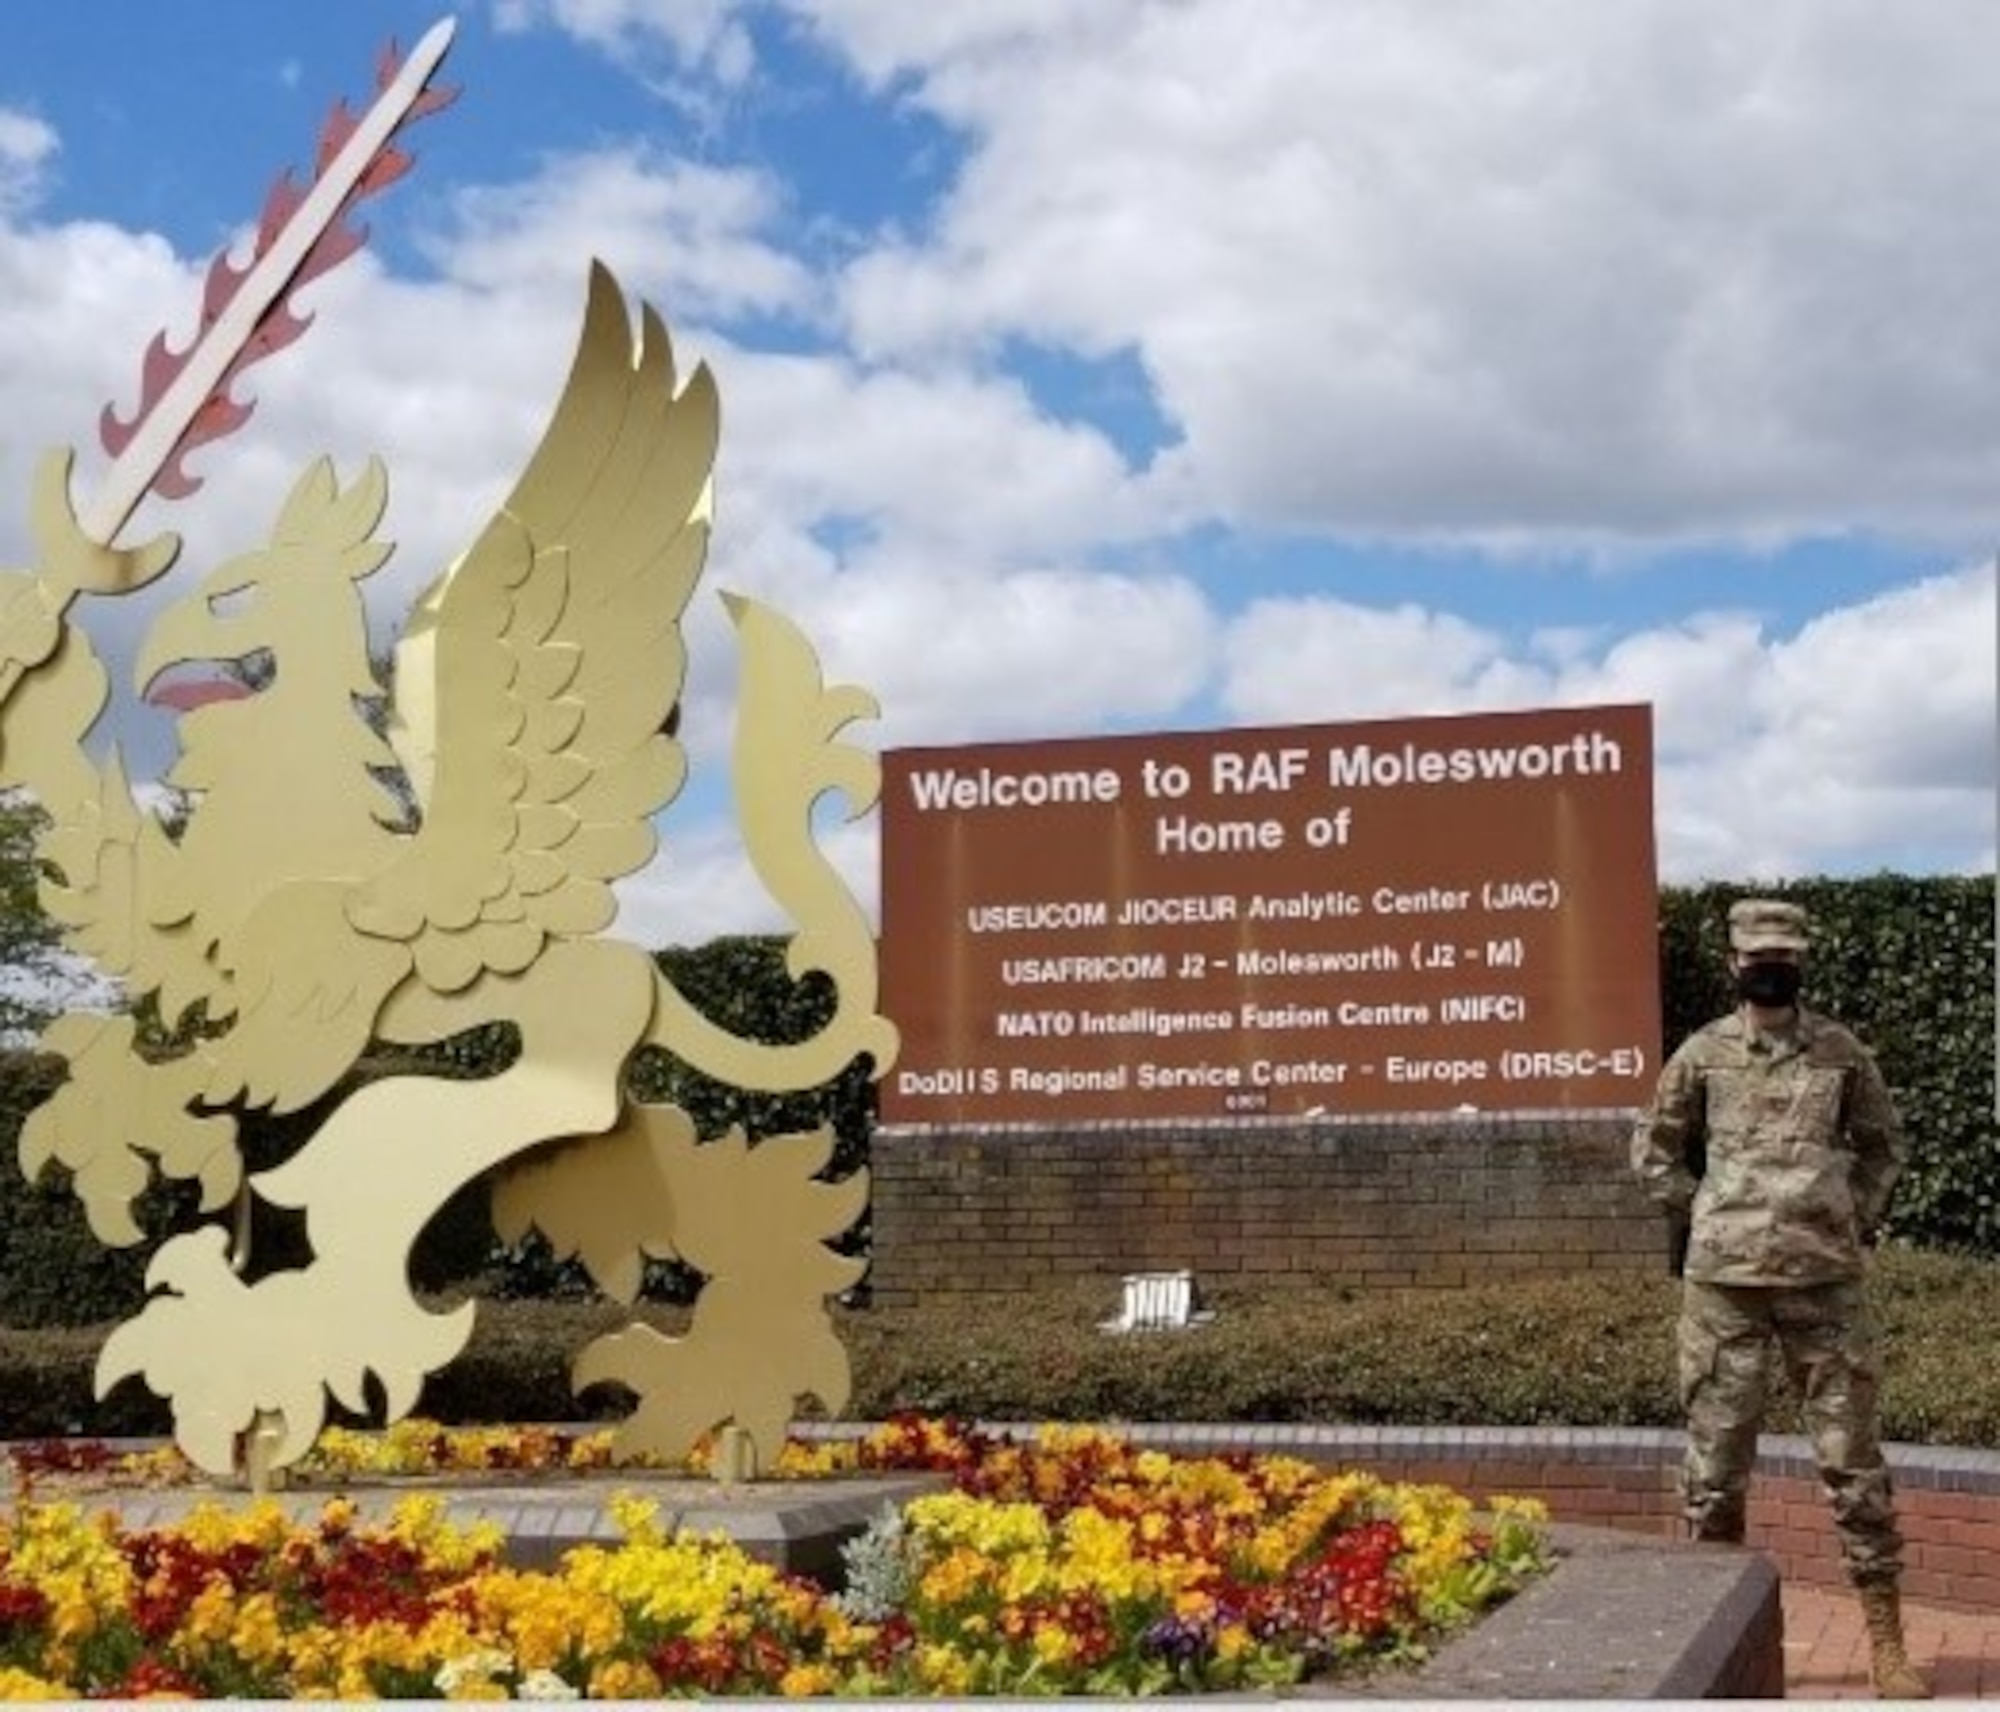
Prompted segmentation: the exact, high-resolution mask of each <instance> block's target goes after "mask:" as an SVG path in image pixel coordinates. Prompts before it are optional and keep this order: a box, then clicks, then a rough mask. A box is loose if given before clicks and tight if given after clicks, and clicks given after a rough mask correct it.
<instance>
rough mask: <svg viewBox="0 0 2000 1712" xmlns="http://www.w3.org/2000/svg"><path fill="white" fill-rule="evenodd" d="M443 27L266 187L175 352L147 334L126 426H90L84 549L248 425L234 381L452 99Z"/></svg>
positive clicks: (160, 337)
mask: <svg viewBox="0 0 2000 1712" xmlns="http://www.w3.org/2000/svg"><path fill="white" fill-rule="evenodd" d="M455 27H456V26H455V25H454V23H453V21H452V20H451V19H449V18H447V19H445V20H443V21H442V22H440V23H438V24H436V25H434V26H432V28H431V30H430V31H429V33H428V34H426V35H425V36H424V38H423V40H422V41H420V42H419V43H418V44H417V46H416V48H415V49H414V50H413V51H412V53H411V54H410V56H409V57H408V58H407V59H403V58H400V57H399V56H398V55H397V52H396V49H395V46H394V44H393V43H392V44H391V45H390V46H389V48H388V49H387V50H385V52H384V53H383V55H382V57H381V60H380V62H379V64H378V66H377V69H376V79H375V83H376V94H375V98H374V100H373V102H372V103H371V104H370V105H369V107H368V109H367V111H366V112H365V113H363V114H361V115H360V116H359V117H356V116H355V115H354V114H352V113H350V112H349V111H348V109H347V104H346V102H345V101H340V102H336V103H335V105H334V108H333V111H332V112H331V113H330V114H328V116H327V119H326V122H325V124H324V125H323V127H322V128H321V131H320V138H319V148H318V151H317V156H316V159H315V161H314V166H313V177H312V181H311V183H310V184H307V185H300V184H298V183H296V182H295V181H294V179H293V177H292V174H291V172H290V170H289V169H287V170H286V171H285V172H284V173H282V174H281V175H280V176H279V178H278V180H277V182H276V183H275V184H274V185H273V186H272V187H271V191H270V194H269V195H268V196H267V197H266V198H265V202H264V209H263V213H262V215H261V216H260V217H259V219H258V222H257V235H256V239H255V241H254V244H253V246H252V248H251V253H250V256H249V259H248V260H247V261H246V262H244V263H243V264H242V265H241V266H238V265H237V264H236V263H234V262H232V261H231V260H230V258H229V254H228V252H227V251H226V250H225V251H223V252H221V253H220V254H218V255H217V256H216V257H215V259H214V260H213V261H212V262H210V264H209V269H208V278H207V281H206V283H205V284H204V286H203V289H202V298H201V318H200V324H199V326H198V327H197V329H196V331H195V336H194V338H193V340H192V341H191V342H190V343H189V345H188V347H187V349H185V350H183V351H176V350H174V349H172V348H171V347H170V346H169V345H168V343H167V336H166V334H165V333H164V332H160V333H156V334H155V335H154V336H153V341H152V343H151V344H150V345H149V346H148V347H147V349H146V355H145V360H144V362H143V364H142V365H141V370H140V393H139V405H138V409H137V411H136V412H135V413H134V415H133V416H132V418H131V420H129V421H127V420H125V419H124V418H122V417H120V416H119V415H118V414H117V412H116V411H115V410H114V409H113V408H112V407H111V406H110V405H106V406H105V407H104V411H103V413H102V415H101V416H100V418H99V422H98V437H99V439H100V440H101V441H102V442H103V445H104V449H105V450H106V451H107V452H109V453H110V454H111V457H112V460H113V461H112V465H111V469H110V472H109V474H108V476H107V478H106V481H105V484H104V488H103V490H102V491H101V492H100V493H99V494H98V495H97V497H96V499H95V500H94V501H93V502H92V503H91V504H90V505H89V506H88V507H87V508H86V509H85V511H84V514H83V516H82V518H81V522H82V524H83V526H84V529H85V532H86V533H87V534H89V535H90V536H91V537H92V538H93V539H95V540H97V541H100V542H103V543H105V544H107V545H108V544H109V543H110V542H111V541H112V540H113V538H114V537H115V536H116V535H117V533H118V531H119V530H120V529H122V528H123V527H124V526H125V523H126V520H127V519H128V518H129V517H130V516H131V514H132V512H133V510H134V509H135V508H136V507H137V506H138V504H139V502H140V500H142V499H143V498H145V496H146V495H147V494H148V493H149V492H156V493H158V494H160V495H161V497H163V498H166V499H183V498H185V497H186V496H187V495H189V494H191V493H193V492H194V491H195V490H196V489H197V488H198V487H199V486H200V485H201V482H200V478H198V477H196V476H192V475H190V474H189V473H188V471H187V468H186V464H185V459H186V457H187V455H188V453H189V452H191V451H193V450H194V449H195V448H196V447H198V446H203V445H206V444H208V443H209V442H210V441H213V440H219V439H221V438H222V437H223V436H224V435H225V434H229V433H233V432H234V431H235V430H236V429H238V428H240V427H241V426H242V425H243V424H244V423H245V422H247V421H248V420H249V418H250V413H251V411H252V409H253V408H254V404H253V403H250V402H245V401H244V400H241V399H239V398H236V397H235V396H233V395H232V392H231V387H232V386H233V384H234V383H235V381H236V379H237V377H238V376H239V375H241V374H242V373H243V371H244V370H245V369H247V368H249V367H250V365H251V364H252V363H255V362H259V361H261V360H262V359H263V358H265V357H268V356H270V355H271V354H272V353H273V352H274V351H280V350H283V349H284V348H285V347H286V346H287V345H289V344H291V343H293V342H294V341H295V340H296V339H298V338H299V337H300V336H301V335H302V334H303V333H304V332H305V330H306V328H307V327H308V326H310V325H311V320H312V318H311V317H310V316H309V315H300V314H299V313H298V312H297V311H296V310H295V309H294V307H293V302H292V300H293V297H294V295H295V294H296V293H297V291H298V289H299V288H300V287H301V286H303V285H305V284H307V283H308V282H310V281H312V280H314V279H317V278H319V276H320V275H322V274H324V273H326V272H327V271H328V270H329V269H331V268H334V267H337V266H338V265H339V264H340V263H341V262H343V261H345V260H346V259H347V258H348V257H349V256H351V255H352V254H353V253H354V252H355V251H356V250H358V249H360V248H361V246H362V245H363V244H364V243H366V242H367V238H368V232H367V228H366V227H365V226H356V225H354V224H353V223H352V221H351V219H350V216H351V215H352V213H353V211H354V209H355V208H356V207H357V206H358V205H359V204H360V203H361V202H362V201H364V200H365V199H366V198H368V197H370V196H373V195H375V194H376V193H377V192H378V191H381V190H384V189H386V188H387V187H388V186H389V185H391V184H394V183H395V182H396V180H397V179H399V178H401V177H402V176H403V175H404V174H405V173H406V172H408V171H409V169H410V166H411V164H412V157H411V156H410V155H409V154H407V153H405V152H404V151H403V150H402V149H400V148H398V147H397V146H396V139H397V138H398V137H399V136H400V135H401V133H402V132H403V130H404V129H405V128H406V127H407V126H408V125H409V124H410V123H412V122H413V121H415V120H417V119H421V118H423V117H424V116H426V115H427V114H430V113H434V112H436V111H437V110H438V109H439V108H441V107H444V106H447V105H449V103H450V102H451V101H453V100H454V99H456V96H457V91H456V90H452V89H433V88H431V87H430V78H431V75H432V73H433V72H435V71H436V69H437V67H438V64H439V62H440V61H441V60H442V59H443V58H444V54H445V50H446V49H447V48H448V47H449V46H450V45H451V38H452V34H453V31H454V29H455Z"/></svg>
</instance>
